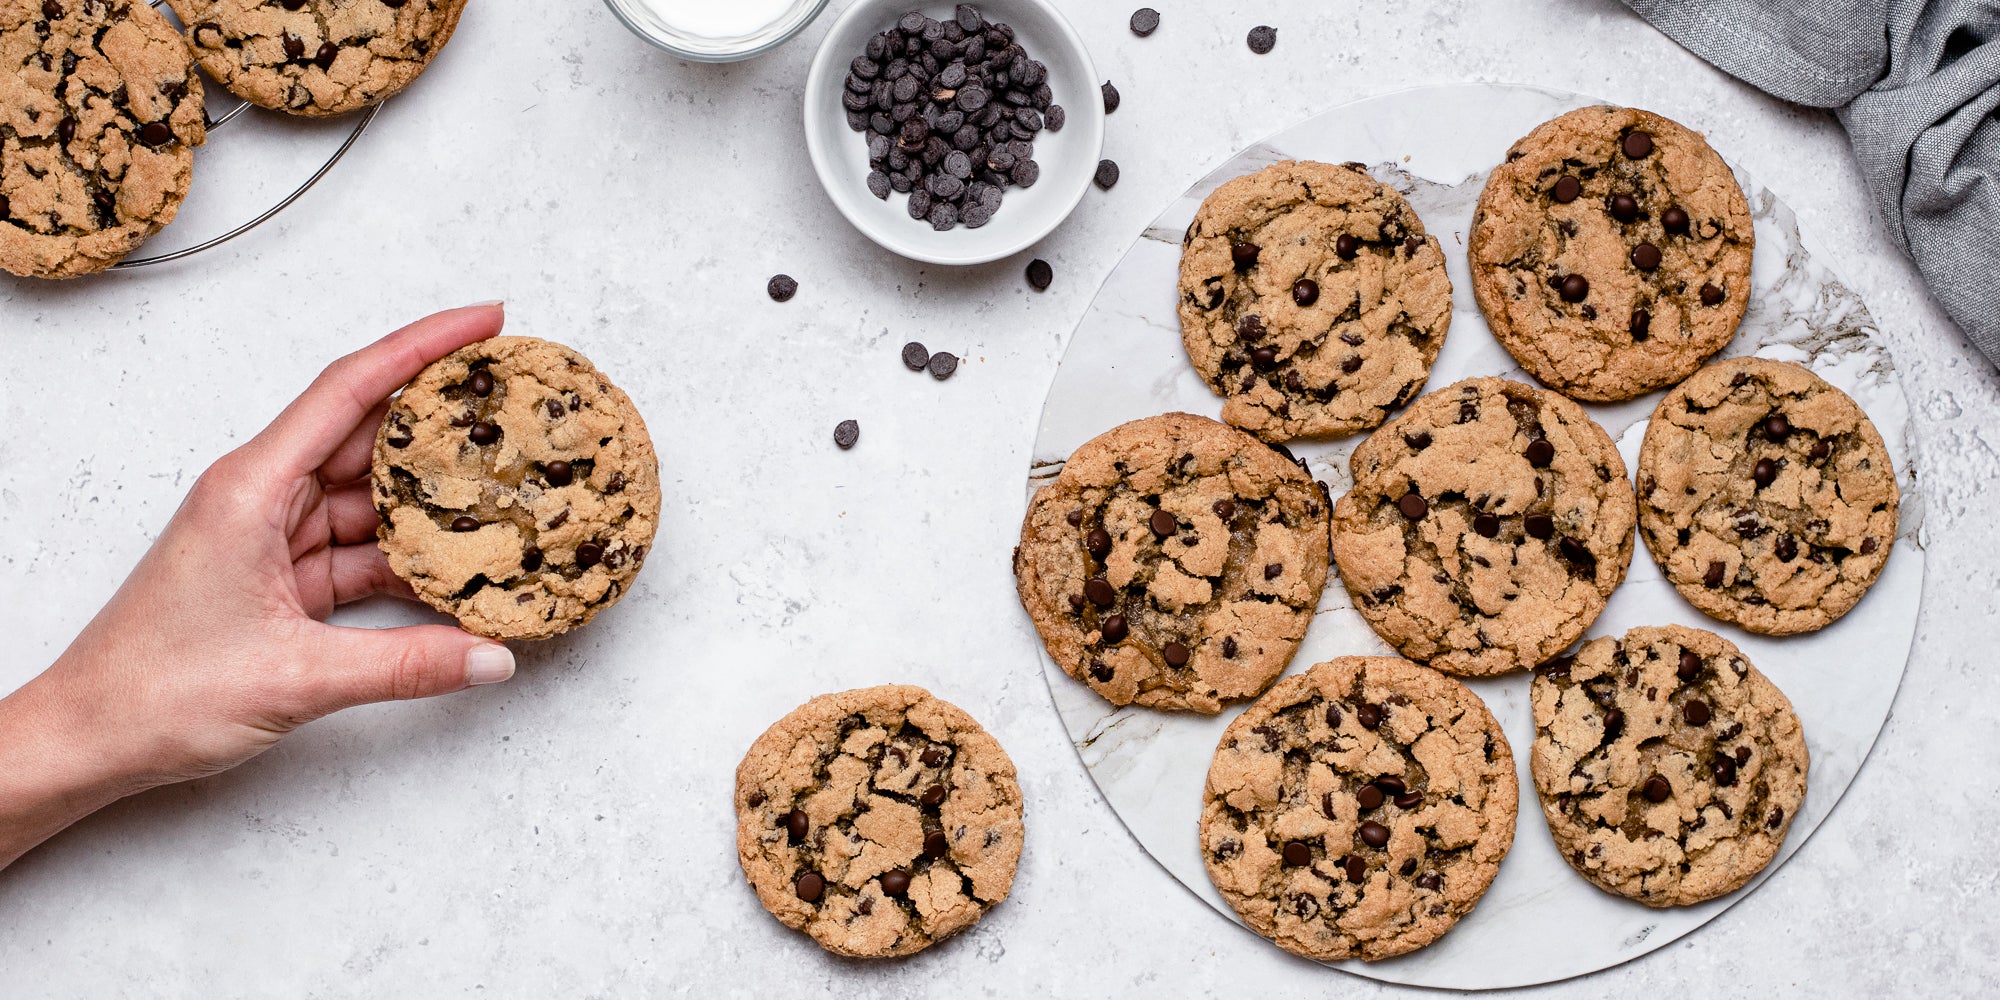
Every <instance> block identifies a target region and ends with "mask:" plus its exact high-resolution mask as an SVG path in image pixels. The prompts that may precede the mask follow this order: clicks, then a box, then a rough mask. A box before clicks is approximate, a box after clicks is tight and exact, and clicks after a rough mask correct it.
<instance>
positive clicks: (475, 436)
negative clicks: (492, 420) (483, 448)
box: [467, 420, 500, 445]
mask: <svg viewBox="0 0 2000 1000" xmlns="http://www.w3.org/2000/svg"><path fill="white" fill-rule="evenodd" d="M467 436H468V437H470V438H471V439H472V443H473V444H476V445H489V444H492V443H494V442H496V441H498V440H500V427H499V425H497V424H489V423H487V422H486V421H484V420H475V421H473V423H472V430H471V432H470V433H469V434H468V435H467Z"/></svg>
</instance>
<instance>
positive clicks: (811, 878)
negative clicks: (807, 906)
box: [795, 872, 826, 903]
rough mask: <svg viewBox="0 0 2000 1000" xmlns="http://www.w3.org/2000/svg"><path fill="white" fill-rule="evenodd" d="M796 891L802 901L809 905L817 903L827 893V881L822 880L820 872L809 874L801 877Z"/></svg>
mask: <svg viewBox="0 0 2000 1000" xmlns="http://www.w3.org/2000/svg"><path fill="white" fill-rule="evenodd" d="M795 889H796V891H797V892H798V894H799V898H800V899H803V900H805V901H806V902H808V903H817V902H819V897H820V896H821V895H822V894H824V893H825V892H826V879H823V878H821V877H820V875H819V873H818V872H807V873H805V874H804V875H801V876H799V881H798V885H797V886H796V887H795Z"/></svg>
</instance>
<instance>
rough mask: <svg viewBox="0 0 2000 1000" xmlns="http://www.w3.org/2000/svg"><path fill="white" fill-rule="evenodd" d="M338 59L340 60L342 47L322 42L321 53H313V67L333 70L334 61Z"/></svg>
mask: <svg viewBox="0 0 2000 1000" xmlns="http://www.w3.org/2000/svg"><path fill="white" fill-rule="evenodd" d="M338 58H340V46H338V45H335V44H333V43H332V42H322V43H320V47H319V51H318V52H315V53H313V65H315V66H318V67H319V68H320V69H332V68H333V61H334V60H335V59H338Z"/></svg>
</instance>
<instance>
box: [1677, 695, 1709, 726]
mask: <svg viewBox="0 0 2000 1000" xmlns="http://www.w3.org/2000/svg"><path fill="white" fill-rule="evenodd" d="M1681 718H1683V719H1686V720H1687V724H1688V725H1690V726H1706V725H1708V718H1709V711H1708V702H1705V701H1702V700H1700V699H1699V698H1696V699H1691V700H1690V701H1689V702H1688V703H1687V704H1686V705H1684V706H1682V707H1681Z"/></svg>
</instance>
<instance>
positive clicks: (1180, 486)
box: [1014, 413, 1331, 714]
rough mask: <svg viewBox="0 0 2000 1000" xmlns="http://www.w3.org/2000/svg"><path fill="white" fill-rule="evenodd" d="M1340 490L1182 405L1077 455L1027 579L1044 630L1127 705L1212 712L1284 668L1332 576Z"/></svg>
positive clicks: (1025, 547) (1022, 557) (1024, 569)
mask: <svg viewBox="0 0 2000 1000" xmlns="http://www.w3.org/2000/svg"><path fill="white" fill-rule="evenodd" d="M1330 506H1331V505H1330V504H1329V503H1328V501H1327V498H1326V493H1325V490H1324V488H1323V487H1322V486H1320V485H1319V484H1318V483H1315V482H1313V480H1312V477H1311V476H1309V475H1307V474H1306V472H1305V470H1304V469H1303V468H1301V467H1300V466H1299V465H1297V464H1295V463H1293V462H1292V461H1291V460H1290V459H1288V458H1286V457H1284V456H1283V455H1280V454H1278V453H1277V452H1276V451H1273V450H1272V449H1271V448H1270V447H1268V446H1266V445H1264V444H1262V443H1260V442H1258V441H1257V440H1256V439H1255V438H1253V437H1251V436H1249V435H1248V434H1245V433H1243V432H1242V431H1238V430H1235V429H1233V428H1230V427H1225V426H1223V425H1222V424H1219V423H1216V422H1215V421H1213V420H1210V419H1208V418H1206V417H1197V416H1193V415H1191V414H1186V413H1169V414H1165V415H1163V416H1158V417H1148V418H1146V419H1144V420H1135V421H1133V422H1132V423H1129V424H1125V425H1123V426H1120V427H1116V428H1113V429H1112V430H1110V431H1107V432H1105V433H1103V434H1101V435H1099V436H1097V437H1096V438H1093V439H1092V440H1090V441H1089V442H1088V443H1086V444H1085V445H1084V446H1083V447H1081V448H1078V449H1077V450H1076V453H1075V454H1073V455H1071V456H1070V458H1069V461H1068V463H1066V464H1065V465H1064V466H1063V469H1062V472H1061V473H1060V474H1059V475H1057V476H1056V478H1055V481H1054V482H1052V483H1050V484H1048V485H1047V486H1044V487H1042V489H1041V491H1040V492H1039V493H1037V494H1035V498H1034V500H1033V502H1031V503H1030V504H1029V505H1028V516H1027V518H1026V520H1025V521H1024V522H1023V523H1022V525H1021V544H1020V546H1019V547H1018V548H1016V549H1015V550H1014V579H1015V582H1016V583H1017V584H1018V586H1019V588H1020V593H1021V604H1022V606H1023V607H1025V608H1027V609H1028V615H1029V617H1031V618H1033V619H1034V622H1035V630H1036V631H1038V632H1040V633H1041V636H1042V642H1043V644H1045V645H1046V646H1047V647H1048V651H1049V656H1050V657H1052V658H1054V660H1055V661H1056V663H1057V664H1059V665H1060V666H1061V667H1062V668H1063V670H1064V671H1065V672H1066V673H1068V674H1069V675H1070V676H1071V677H1074V678H1076V679H1077V680H1080V681H1082V682H1084V683H1085V684H1088V685H1090V688H1091V690H1093V691H1096V692H1097V693H1098V694H1101V695H1103V696H1104V697H1105V698H1106V699H1108V700H1109V701H1110V702H1111V703H1112V704H1114V705H1130V704H1139V705H1145V706H1147V707H1149V708H1163V709H1184V710H1190V711H1196V712H1207V713H1210V714H1213V713H1215V712H1219V711H1221V710H1222V706H1223V705H1224V704H1225V703H1227V702H1230V701H1238V700H1241V699H1244V698H1250V697H1254V696H1255V695H1256V694H1257V692H1259V691H1262V690H1264V687H1265V686H1266V685H1268V684H1270V683H1271V681H1272V680H1273V679H1275V678H1276V677H1277V676H1278V675H1279V674H1282V673H1284V672H1285V665H1286V664H1287V663H1290V662H1291V659H1292V654H1293V653H1294V652H1296V651H1297V650H1298V647H1299V641H1300V640H1301V639H1303V638H1305V634H1306V626H1307V625H1308V624H1309V623H1311V621H1312V616H1313V612H1314V610H1315V609H1316V608H1317V607H1318V606H1319V596H1320V591H1321V589H1323V588H1324V587H1325V586H1326V561H1327V550H1326V545H1327V515H1328V508H1329V507H1330Z"/></svg>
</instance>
